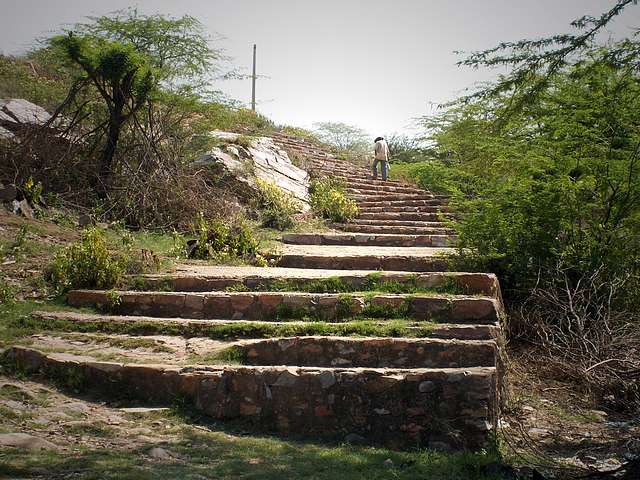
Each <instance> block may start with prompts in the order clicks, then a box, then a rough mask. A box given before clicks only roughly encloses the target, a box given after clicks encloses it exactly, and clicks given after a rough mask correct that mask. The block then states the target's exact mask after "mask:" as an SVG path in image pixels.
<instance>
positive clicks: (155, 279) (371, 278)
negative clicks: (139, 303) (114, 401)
mask: <svg viewBox="0 0 640 480" xmlns="http://www.w3.org/2000/svg"><path fill="white" fill-rule="evenodd" d="M177 268H178V271H176V272H174V273H171V274H147V275H136V276H130V277H128V278H127V285H129V286H130V288H129V289H135V290H161V291H181V292H210V291H214V290H225V289H227V288H231V289H234V288H235V289H237V291H240V290H243V289H246V290H247V291H278V290H282V289H283V288H286V289H288V290H293V291H312V292H321V291H327V292H336V290H332V286H333V285H335V284H336V283H337V284H338V285H340V286H342V287H343V289H344V286H348V288H350V289H351V290H352V291H355V290H358V289H361V290H371V289H378V287H377V285H380V284H381V283H385V282H391V283H395V284H398V285H408V286H411V287H415V289H416V290H433V291H442V292H448V293H459V294H464V295H483V296H487V297H493V298H497V299H500V287H499V284H498V279H497V278H496V276H495V275H494V274H492V273H461V272H426V273H409V272H393V271H378V272H376V271H371V270H346V271H345V270H321V269H302V268H279V267H268V268H260V267H246V266H236V267H226V266H207V265H184V266H180V265H178V266H177ZM134 285H135V288H132V287H133V286H134ZM240 287H241V288H240Z"/></svg>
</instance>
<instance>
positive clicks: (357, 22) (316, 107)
mask: <svg viewBox="0 0 640 480" xmlns="http://www.w3.org/2000/svg"><path fill="white" fill-rule="evenodd" d="M613 3H614V1H613V0H313V1H312V0H180V1H175V0H171V1H170V0H138V1H137V2H134V1H129V0H108V1H106V2H105V1H99V0H0V12H2V13H1V16H0V51H2V52H3V53H5V54H15V53H20V52H23V51H25V50H26V49H28V48H29V46H30V45H32V42H33V39H34V38H35V37H38V36H42V35H44V34H47V33H49V32H52V31H55V30H56V29H57V28H58V27H59V26H60V25H63V24H71V23H75V22H78V21H81V20H83V18H84V17H86V16H87V15H101V14H106V13H108V12H112V11H114V10H117V9H121V8H126V7H130V6H135V7H138V9H139V10H140V11H141V12H143V13H149V14H151V13H163V14H169V15H174V16H180V15H184V14H189V15H193V16H195V17H197V18H198V19H200V21H202V23H203V24H204V25H205V26H206V28H207V29H208V30H209V31H210V32H211V33H212V34H214V33H217V34H219V35H221V36H223V37H224V39H223V40H221V41H220V42H218V44H217V46H219V47H222V48H223V49H224V50H225V51H226V53H227V54H228V55H229V56H231V57H233V64H234V65H235V66H237V67H243V68H245V69H246V70H245V71H246V72H249V69H250V64H251V54H252V53H251V51H252V45H253V43H256V44H257V45H258V73H259V74H262V75H265V76H267V77H268V78H265V79H259V80H258V102H259V105H258V110H259V111H261V112H262V113H264V114H266V115H268V116H269V117H271V118H272V119H274V120H275V121H276V122H278V123H286V124H291V125H297V126H306V127H308V126H310V125H311V124H312V123H313V122H318V121H342V122H346V123H350V124H354V125H358V126H360V127H362V128H365V129H366V130H368V131H369V132H370V133H371V134H372V135H377V134H385V133H390V132H394V131H395V132H401V131H404V130H406V128H407V127H408V126H410V125H411V124H412V119H413V118H415V117H417V116H420V115H423V114H425V113H428V112H430V111H431V107H430V106H429V105H430V103H441V102H444V101H446V100H449V99H451V98H453V97H455V96H456V95H457V94H459V93H461V92H462V91H463V90H464V89H465V88H468V87H470V86H472V85H473V84H474V82H478V81H482V80H485V79H488V78H491V76H492V75H493V74H492V73H491V72H486V71H474V70H470V69H462V68H458V67H456V66H455V62H456V61H457V60H458V59H459V56H457V55H455V54H454V53H453V52H454V50H464V51H472V50H480V49H484V48H487V47H492V46H494V45H495V44H496V43H498V42H499V41H506V40H517V39H521V38H532V37H540V36H546V35H549V34H553V33H559V32H565V31H567V30H568V29H569V23H570V21H571V20H573V19H575V18H577V17H579V16H581V15H583V14H592V15H599V14H600V13H602V12H603V11H605V10H607V9H608V8H609V7H610V6H611V5H612V4H613ZM638 26H640V6H631V7H628V9H627V11H626V12H625V13H624V14H623V16H622V17H620V18H619V19H617V20H616V21H615V23H614V24H612V26H611V27H610V29H609V34H610V35H612V36H616V37H618V36H626V35H629V33H630V31H631V28H632V27H638ZM216 86H217V87H218V88H219V89H220V90H222V91H224V92H226V93H227V94H229V95H230V96H232V97H234V98H237V99H240V100H242V101H245V102H248V101H249V100H250V96H251V83H250V80H244V81H226V82H221V83H219V84H218V85H216Z"/></svg>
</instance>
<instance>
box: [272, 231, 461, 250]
mask: <svg viewBox="0 0 640 480" xmlns="http://www.w3.org/2000/svg"><path fill="white" fill-rule="evenodd" d="M282 241H283V242H284V243H290V244H296V245H377V246H383V247H452V246H455V244H456V237H455V236H452V235H392V234H391V235H369V234H362V233H333V234H331V233H330V234H321V233H292V234H288V235H284V236H283V237H282Z"/></svg>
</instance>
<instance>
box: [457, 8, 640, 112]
mask: <svg viewBox="0 0 640 480" xmlns="http://www.w3.org/2000/svg"><path fill="white" fill-rule="evenodd" d="M637 3H638V0H616V2H615V4H614V5H613V7H611V9H609V10H608V11H606V12H604V13H603V14H602V15H600V16H599V17H592V16H588V15H587V16H583V17H581V18H578V19H576V20H574V21H573V22H572V23H571V26H573V27H575V28H576V29H577V30H578V31H577V32H576V33H572V34H559V35H554V36H551V37H547V38H541V39H537V40H519V41H517V42H502V43H500V44H499V45H497V46H496V47H493V48H490V49H488V50H483V51H480V52H474V53H472V54H471V55H469V56H468V57H467V58H465V59H464V60H461V61H460V62H458V65H465V66H471V67H473V68H479V67H506V68H508V69H510V71H509V73H507V74H506V75H504V76H501V77H500V79H499V80H498V81H497V82H495V83H491V84H489V85H487V86H485V87H483V88H481V89H479V90H478V91H476V92H475V93H473V94H472V95H470V96H469V97H467V98H466V100H474V99H479V98H489V97H495V96H499V95H501V94H503V93H507V92H509V93H511V99H510V102H509V103H508V104H507V105H505V108H504V110H503V111H502V112H501V115H500V116H499V119H500V120H504V119H505V118H506V117H508V115H510V114H511V113H512V112H514V111H517V110H518V109H520V108H522V107H523V105H525V104H526V103H527V102H530V101H535V99H536V97H537V96H538V95H539V94H541V92H543V91H544V90H546V89H547V88H549V86H550V85H551V81H552V79H553V77H554V76H555V75H557V74H560V73H561V72H562V71H563V69H564V68H565V67H566V66H568V65H570V64H572V63H573V62H574V61H575V60H576V59H579V58H580V57H581V56H583V55H584V54H585V52H588V51H589V50H591V49H592V48H593V47H594V39H595V38H596V36H597V35H598V34H599V33H600V32H601V31H602V30H603V29H604V28H605V27H606V26H607V25H608V24H609V22H611V21H612V20H613V19H614V18H615V17H616V16H618V15H620V14H621V13H622V12H623V11H624V10H625V9H626V8H627V7H628V6H629V5H636V4H637ZM639 51H640V48H639V46H638V44H637V43H636V42H622V43H619V44H617V47H616V48H613V49H611V50H610V51H609V56H610V58H611V59H612V60H616V59H617V60H619V59H625V58H628V56H629V54H631V55H632V56H635V57H636V58H637V55H638V52H639ZM623 61H624V60H623Z"/></svg>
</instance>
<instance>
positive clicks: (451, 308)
mask: <svg viewBox="0 0 640 480" xmlns="http://www.w3.org/2000/svg"><path fill="white" fill-rule="evenodd" d="M119 298H120V303H119V304H118V305H117V307H113V308H114V309H116V310H117V311H118V312H119V313H124V314H132V315H150V316H158V317H183V318H222V319H238V320H240V319H255V320H261V319H265V318H274V316H275V315H276V314H278V313H279V312H280V315H287V318H290V316H291V315H293V318H295V315H296V314H295V313H290V314H286V313H283V312H282V310H283V308H286V309H289V311H290V312H301V311H302V310H304V315H314V316H317V317H318V318H321V319H323V320H341V319H346V318H350V317H353V316H356V315H360V314H363V311H365V310H364V309H365V303H366V302H365V299H364V297H361V296H355V295H354V296H352V297H349V298H345V297H341V296H340V295H336V294H302V293H301V294H293V293H262V292H261V293H216V292H212V293H182V292H120V293H119ZM68 302H69V304H70V305H72V306H75V307H92V306H96V305H109V299H108V295H107V293H106V292H104V291H96V290H74V291H71V292H69V296H68ZM371 304H372V305H374V306H376V307H388V308H398V309H399V308H405V306H406V311H407V314H408V315H410V316H411V317H413V318H415V319H417V320H437V321H439V322H447V323H484V324H492V323H496V322H498V320H499V308H500V306H499V303H498V302H497V301H496V300H494V299H491V298H484V297H452V298H437V297H429V296H419V295H416V296H412V297H408V298H405V297H403V296H401V295H379V296H375V297H374V298H373V299H372V300H371ZM279 309H280V310H279ZM365 313H366V311H365ZM298 315H302V314H300V313H299V314H298Z"/></svg>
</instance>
